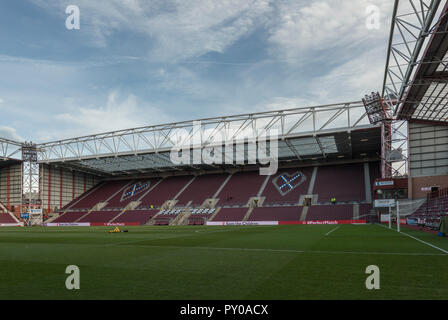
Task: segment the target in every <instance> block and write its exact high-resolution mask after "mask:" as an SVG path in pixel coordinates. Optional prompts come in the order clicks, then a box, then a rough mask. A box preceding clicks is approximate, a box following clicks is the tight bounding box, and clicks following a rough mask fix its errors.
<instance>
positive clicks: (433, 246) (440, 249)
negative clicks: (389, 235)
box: [379, 224, 448, 254]
mask: <svg viewBox="0 0 448 320" xmlns="http://www.w3.org/2000/svg"><path fill="white" fill-rule="evenodd" d="M379 226H381V227H383V228H386V229H388V230H391V231H396V230H394V229H389V228H388V227H385V226H383V225H381V224H379ZM397 232H398V231H397ZM398 233H401V234H403V235H405V236H408V237H410V238H412V239H414V240H417V241H419V242H421V243H423V244H426V245H427V246H430V247H431V248H434V249H437V250H439V251H442V252H443V253H445V254H448V251H446V250H444V249H442V248H439V247H438V246H435V245H433V244H431V243H429V242H426V241H423V240H421V239H419V238H417V237H414V236H411V235H410V234H407V233H405V232H403V231H400V232H398Z"/></svg>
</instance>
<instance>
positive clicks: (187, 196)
mask: <svg viewBox="0 0 448 320" xmlns="http://www.w3.org/2000/svg"><path fill="white" fill-rule="evenodd" d="M227 177H228V175H227V174H206V175H201V176H197V177H196V178H195V179H194V181H193V182H192V183H191V184H190V185H189V186H188V188H187V189H185V190H184V192H182V194H181V195H180V196H179V198H178V200H179V201H178V202H177V204H176V205H178V206H182V205H186V204H187V203H188V202H190V201H191V205H192V206H199V205H201V204H202V203H204V201H205V199H209V198H212V197H213V195H214V194H215V193H216V191H218V189H219V187H220V186H221V185H222V184H223V183H224V181H225V180H226V178H227Z"/></svg>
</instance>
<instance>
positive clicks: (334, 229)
mask: <svg viewBox="0 0 448 320" xmlns="http://www.w3.org/2000/svg"><path fill="white" fill-rule="evenodd" d="M340 227H341V226H337V227H336V228H333V229H331V230H330V231H328V232H327V233H326V234H325V235H324V237H326V236H328V235H329V234H330V233H332V232H333V231H336V230H338V229H339V228H340Z"/></svg>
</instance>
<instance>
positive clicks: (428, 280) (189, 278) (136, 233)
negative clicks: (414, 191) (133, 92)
mask: <svg viewBox="0 0 448 320" xmlns="http://www.w3.org/2000/svg"><path fill="white" fill-rule="evenodd" d="M111 229H113V228H112V227H90V228H83V227H64V228H50V227H47V228H45V227H32V228H0V299H148V300H153V299H182V300H196V299H212V300H215V299H226V300H228V299H231V300H239V299H253V300H260V299H281V300H283V299H288V300H289V299H293V300H296V299H447V298H448V272H446V270H447V268H446V266H447V264H448V239H447V238H441V237H437V236H435V235H433V234H428V233H424V232H421V231H418V230H410V229H406V228H403V230H402V231H403V232H404V233H406V234H407V235H406V234H403V233H398V232H396V231H394V230H389V229H388V228H386V227H383V226H380V225H306V226H299V225H290V226H236V227H228V226H227V227H210V226H209V227H205V226H201V227H199V226H198V227H193V226H179V227H156V226H142V227H126V229H128V230H129V232H128V233H116V234H109V233H108V231H109V230H111ZM68 265H76V266H78V267H79V270H80V289H79V290H68V289H67V288H66V286H65V282H66V279H67V277H69V275H68V274H66V273H65V271H66V267H67V266H68ZM369 265H375V266H378V268H379V270H380V289H379V290H368V289H366V285H365V282H366V279H367V277H368V276H369V274H366V268H367V266H369Z"/></svg>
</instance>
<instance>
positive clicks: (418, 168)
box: [409, 123, 448, 178]
mask: <svg viewBox="0 0 448 320" xmlns="http://www.w3.org/2000/svg"><path fill="white" fill-rule="evenodd" d="M409 174H410V176H411V177H413V178H414V177H427V176H438V175H448V126H433V125H428V124H420V123H409Z"/></svg>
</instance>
